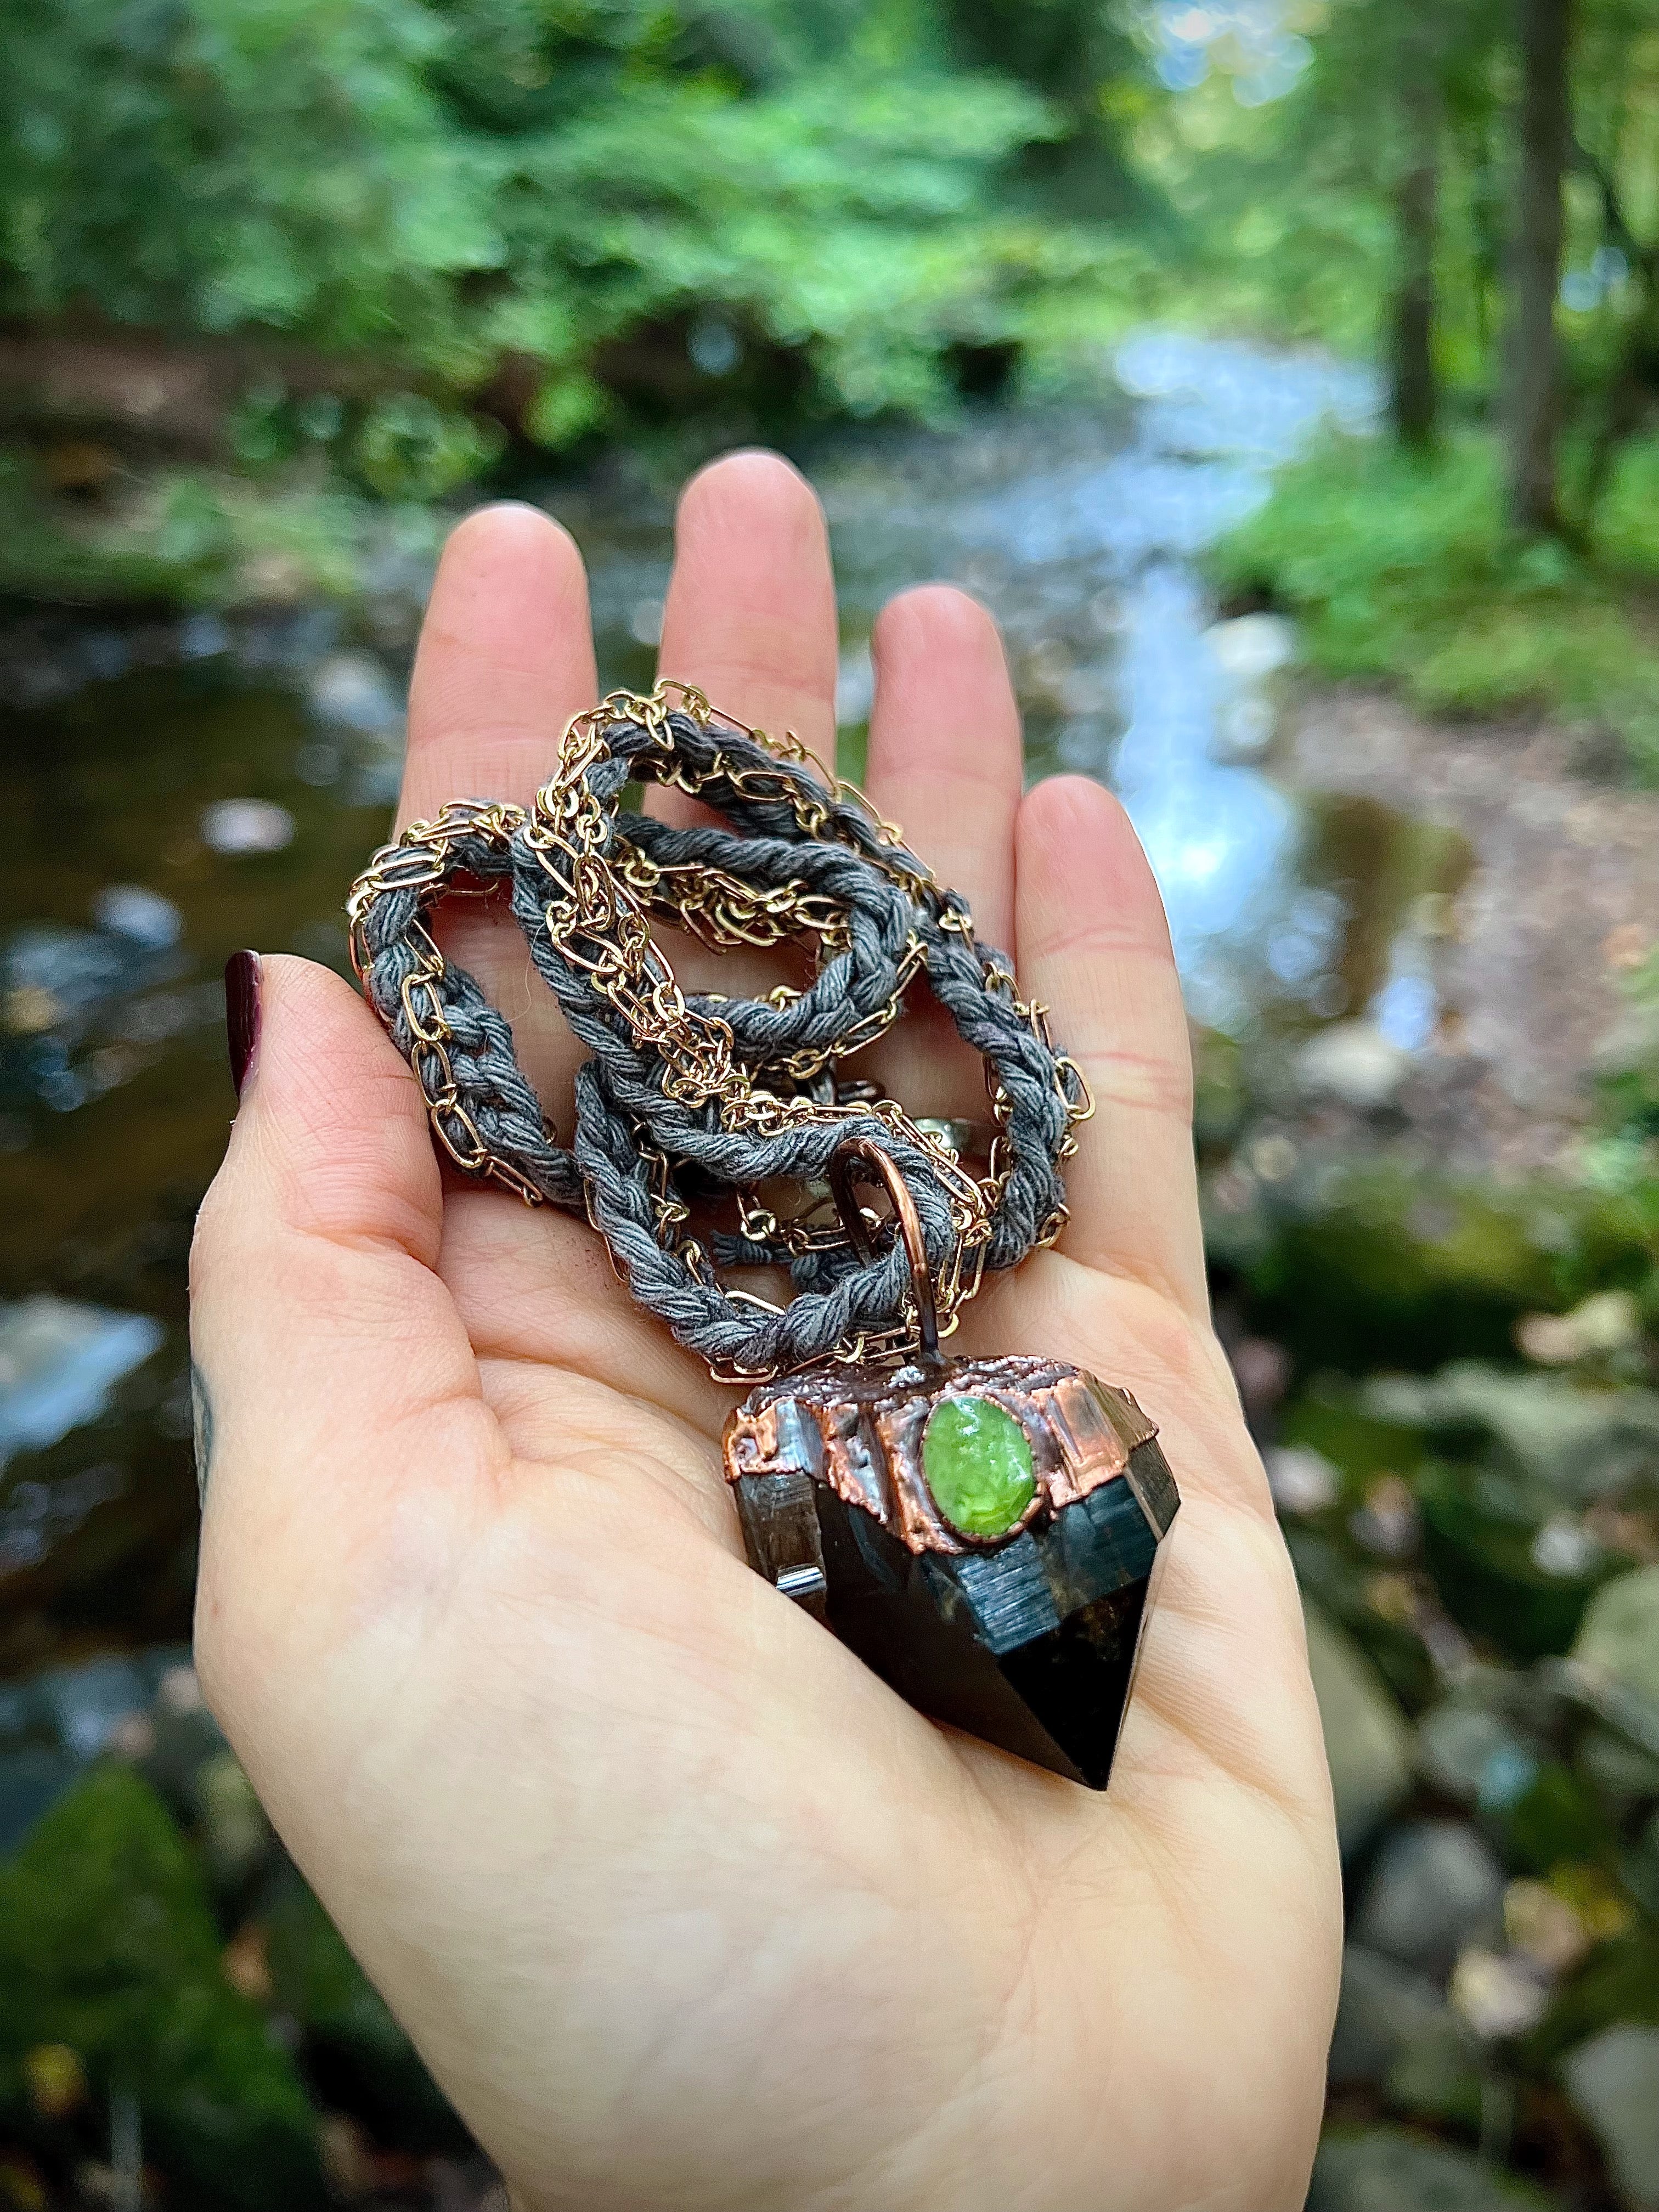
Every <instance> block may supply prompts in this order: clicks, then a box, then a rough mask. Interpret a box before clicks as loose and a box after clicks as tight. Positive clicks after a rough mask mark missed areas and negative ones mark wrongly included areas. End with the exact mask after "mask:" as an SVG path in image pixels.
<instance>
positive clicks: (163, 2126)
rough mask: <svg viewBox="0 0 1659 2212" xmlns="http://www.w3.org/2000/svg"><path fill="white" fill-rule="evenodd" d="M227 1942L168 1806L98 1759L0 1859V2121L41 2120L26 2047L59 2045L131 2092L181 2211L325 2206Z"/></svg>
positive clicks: (272, 2052) (294, 2085)
mask: <svg viewBox="0 0 1659 2212" xmlns="http://www.w3.org/2000/svg"><path fill="white" fill-rule="evenodd" d="M221 1953H222V1945H221V1939H220V1935H219V1930H218V1927H217V1925H216V1922H215V1920H214V1917H213V1913H212V1911H211V1908H210V1903H209V1899H208V1893H207V1890H206V1887H205V1885H204V1881H203V1877H202V1874H201V1872H200V1869H199V1868H198V1867H197V1863H196V1861H195V1859H194V1857H192V1855H191V1851H190V1849H189V1847H188V1846H187V1844H185V1839H184V1838H183V1837H182V1836H181V1834H180V1833H179V1829H178V1828H177V1826H175V1825H174V1823H173V1818H172V1815H171V1814H169V1813H168V1811H167V1808H166V1806H165V1805H164V1804H163V1803H162V1802H161V1799H160V1798H159V1797H158V1796H156V1795H155V1791H154V1790H151V1788H150V1787H149V1784H147V1783H146V1782H144V1781H143V1780H142V1779H141V1778H139V1777H138V1776H137V1775H136V1774H134V1773H132V1772H131V1771H130V1770H128V1769H127V1768H125V1767H122V1766H119V1765H99V1766H96V1767H94V1768H92V1769H91V1770H90V1771H88V1773H87V1775H86V1776H85V1778H83V1779H82V1781H81V1782H80V1783H78V1784H76V1787H75V1788H74V1789H73V1790H70V1792H69V1793H68V1794H67V1795H66V1796H64V1797H62V1798H60V1799H59V1800H58V1802H57V1803H56V1804H55V1805H53V1806H52V1808H51V1809H50V1810H49V1811H48V1812H47V1813H46V1814H45V1815H44V1816H43V1817H42V1818H41V1819H40V1820H39V1821H38V1822H37V1823H36V1824H35V1826H34V1827H33V1829H32V1830H31V1831H30V1832H29V1834H28V1835H27V1837H26V1838H25V1839H24V1841H23V1843H22V1844H21V1847H20V1849H19V1850H18V1851H17V1852H16V1854H15V1857H13V1858H12V1859H11V1860H10V1861H9V1862H8V1863H6V1864H5V1865H3V1866H0V1989H3V1990H4V1992H5V2002H4V2004H3V2006H0V2120H3V2121H5V2122H8V2123H9V2124H11V2125H12V2126H13V2127H15V2129H17V2130H19V2131H20V2132H21V2133H24V2134H26V2135H27V2133H28V2131H29V2130H31V2129H32V2128H33V2126H34V2125H35V2124H37V2123H36V2118H35V2114H34V2110H33V2105H32V2102H31V2099H30V2096H29V2092H28V2084H27V2074H26V2069H25V2061H26V2058H27V2054H28V2053H29V2052H30V2051H35V2050H38V2049H39V2048H40V2047H41V2046H43V2045H62V2046H64V2047H65V2048H66V2049H67V2050H69V2051H73V2052H74V2053H75V2054H76V2057H78V2058H79V2060H80V2061H81V2063H82V2066H83V2067H84V2068H85V2070H86V2073H87V2075H88V2081H89V2082H90V2084H91V2087H92V2090H93V2093H94V2096H95V2097H97V2098H99V2099H100V2100H106V2099H107V2097H108V2094H109V2093H110V2091H111V2089H112V2087H125V2088H126V2089H128V2090H130V2091H131V2093H133V2094H134V2095H135V2096H136V2097H137V2100H138V2106H139V2112H140V2114H141V2118H142V2124H143V2142H144V2148H145V2154H146V2155H147V2157H148V2158H149V2159H150V2160H153V2161H154V2162H155V2165H157V2166H159V2167H160V2168H161V2171H162V2172H163V2173H164V2175H165V2176H166V2178H167V2201H168V2203H169V2205H170V2206H171V2207H174V2208H179V2212H193V2209H194V2208H200V2212H210V2208H212V2212H306V2208H308V2207H311V2206H313V2205H317V2206H320V2205H321V2204H323V2203H325V2202H326V2197H325V2191H324V2186H323V2179H322V2173H321V2169H320V2166H319V2160H318V2149H317V2122H316V2115H315V2113H314V2112H313V2109H312V2106H311V2104H310V2101H309V2100H308V2098H307V2094H306V2092H305V2089H304V2087H302V2085H301V2081H300V2080H299V2077H298V2075H296V2073H295V2069H294V2065H293V2063H292V2061H291V2059H290V2058H289V2056H288V2053H287V2052H286V2051H284V2050H283V2048H282V2047H281V2046H280V2045H279V2044H278V2043H277V2042H276V2040H275V2039H273V2037H272V2035H271V2033H270V2023H269V2022H268V2021H267V2020H266V2018H265V2016H264V2014H263V2013H262V2012H261V2011H260V2010H259V2008H258V2007H257V2006H256V2005H254V2004H252V2003H251V2002H249V2001H248V2000H247V1999H246V1998H245V1997H243V1996H239V1995H238V1994H237V1993H236V1991H234V1990H233V1989H231V1988H230V1986H229V1985H228V1983H227V1982H226V1980H225V1978H224V1975H223V1972H222V1968H221Z"/></svg>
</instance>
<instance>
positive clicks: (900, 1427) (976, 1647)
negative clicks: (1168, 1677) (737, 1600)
mask: <svg viewBox="0 0 1659 2212" xmlns="http://www.w3.org/2000/svg"><path fill="white" fill-rule="evenodd" d="M1157 1437H1158V1431H1157V1430H1156V1428H1155V1427H1154V1426H1153V1425H1152V1422H1151V1421H1149V1420H1148V1419H1146V1415H1145V1414H1144V1413H1142V1412H1141V1410H1140V1408H1139V1406H1138V1405H1137V1404H1136V1403H1135V1401H1134V1400H1133V1398H1132V1397H1131V1396H1130V1395H1129V1394H1128V1392H1127V1390H1120V1389H1114V1388H1113V1387H1112V1386H1111V1385H1110V1384H1109V1383H1099V1382H1097V1381H1096V1380H1095V1378H1094V1377H1093V1376H1091V1375H1086V1374H1085V1373H1084V1372H1083V1371H1082V1370H1080V1369H1079V1368H1075V1367H1069V1366H1065V1365H1063V1364H1060V1363H1058V1362H1056V1361H1053V1360H1045V1359H1036V1358H1005V1359H980V1360H945V1359H938V1360H933V1361H930V1362H927V1363H923V1364H915V1365H909V1366H904V1367H898V1368H888V1369H876V1368H871V1367H866V1368H856V1367H854V1368H847V1367H841V1368H823V1369H814V1370H811V1371H810V1372H808V1373H805V1374H800V1375H793V1376H785V1377H783V1378H781V1380H779V1381H777V1382H774V1383H763V1384H762V1386H761V1387H760V1388H759V1389H757V1390H756V1391H754V1392H753V1393H752V1395H750V1397H749V1398H748V1400H747V1401H745V1402H744V1404H743V1405H742V1406H741V1407H738V1411H737V1412H736V1413H734V1414H733V1415H732V1419H731V1420H730V1421H729V1423H728V1424H727V1426H726V1477H727V1480H729V1481H730V1482H731V1484H732V1488H733V1491H734V1492H735V1494H736V1498H737V1504H738V1515H739V1516H740V1518H741V1520H742V1522H743V1531H744V1543H745V1545H746V1547H747V1549H748V1553H749V1560H750V1565H751V1566H753V1567H754V1569H755V1570H756V1571H757V1573H759V1574H762V1575H764V1576H765V1577H766V1579H767V1580H768V1581H769V1582H770V1583H773V1584H774V1585H775V1587H776V1588H777V1589H780V1590H781V1591H782V1592H783V1593H784V1595H786V1596H787V1597H790V1598H793V1600H794V1601H796V1603H797V1604H799V1605H800V1606H802V1607H804V1608H805V1610H806V1611H808V1612H810V1613H812V1614H814V1615H815V1616H816V1617H817V1619H818V1620H821V1621H823V1622H824V1623H825V1625H826V1626H828V1627H829V1628H830V1629H831V1630H832V1631H833V1632H834V1633H835V1634H836V1636H838V1637H839V1638H841V1640H842V1643H843V1644H847V1645H848V1646H849V1647H850V1649H851V1650H854V1651H855V1652H857V1653H858V1655H859V1656H860V1658H861V1659H863V1660H864V1661H865V1662H866V1664H867V1665H868V1666H870V1667H871V1668H873V1669H874V1671H875V1672H876V1673H877V1674H879V1675H880V1676H881V1677H882V1679H883V1680H884V1681H886V1682H888V1683H890V1685H891V1686H892V1687H893V1688H894V1689H895V1690H896V1691H898V1692H899V1693H900V1694H901V1695H902V1697H904V1698H906V1699H908V1701H909V1702H910V1703H911V1704H912V1705H915V1706H916V1707H918V1708H919V1709H920V1710H921V1711H922V1712H925V1713H928V1714H931V1715H932V1716H933V1718H934V1719H936V1720H940V1721H945V1722H949V1723H951V1724H952V1725H954V1726H956V1727H957V1728H961V1729H967V1730H969V1732H970V1733H971V1734H973V1735H977V1736H981V1737H983V1738H984V1739H985V1740H986V1741H987V1742H990V1743H994V1744H998V1745H1000V1747H1002V1749H1003V1750H1005V1751H1009V1752H1012V1753H1017V1754H1018V1756H1019V1757H1020V1758H1022V1759H1030V1760H1031V1761H1032V1762H1033V1763H1034V1764H1035V1765H1038V1766H1044V1767H1048V1768H1049V1769H1050V1770H1051V1771H1053V1772H1054V1773H1056V1774H1063V1775H1065V1776H1066V1777H1068V1778H1070V1779H1071V1780H1073V1781H1074V1782H1081V1783H1085V1784H1087V1785H1088V1786H1089V1787H1090V1788H1091V1789H1093V1790H1103V1789H1104V1788H1105V1786H1106V1783H1107V1778H1108V1777H1109V1774H1110V1772H1111V1766H1112V1753H1113V1751H1114V1749H1115V1746H1116V1742H1117V1735H1118V1729H1119V1726H1120V1724H1121V1721H1122V1717H1123V1713H1124V1710H1125V1707H1126V1706H1127V1703H1128V1699H1129V1692H1130V1686H1131V1684H1132V1681H1133V1674H1134V1662H1135V1655H1136V1651H1137V1649H1138V1647H1139V1638H1140V1632H1141V1626H1142V1622H1143V1620H1145V1618H1146V1612H1147V1609H1148V1607H1149V1604H1150V1594H1151V1589H1152V1577H1153V1572H1154V1569H1155V1567H1156V1565H1157V1563H1158V1556H1159V1549H1160V1546H1161V1544H1162V1541H1163V1539H1164V1536H1165V1535H1167V1534H1168V1533H1169V1529H1170V1523H1171V1522H1173V1520H1174V1519H1175V1516H1176V1510H1177V1508H1178V1506H1179V1504H1180V1498H1179V1497H1178V1496H1177V1494H1176V1486H1175V1482H1174V1479H1173V1478H1172V1476H1171V1475H1170V1469H1169V1467H1168V1465H1167V1463H1166V1462H1165V1460H1164V1454H1163V1452H1162V1451H1161V1450H1160V1449H1159V1447H1158V1441H1157Z"/></svg>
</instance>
